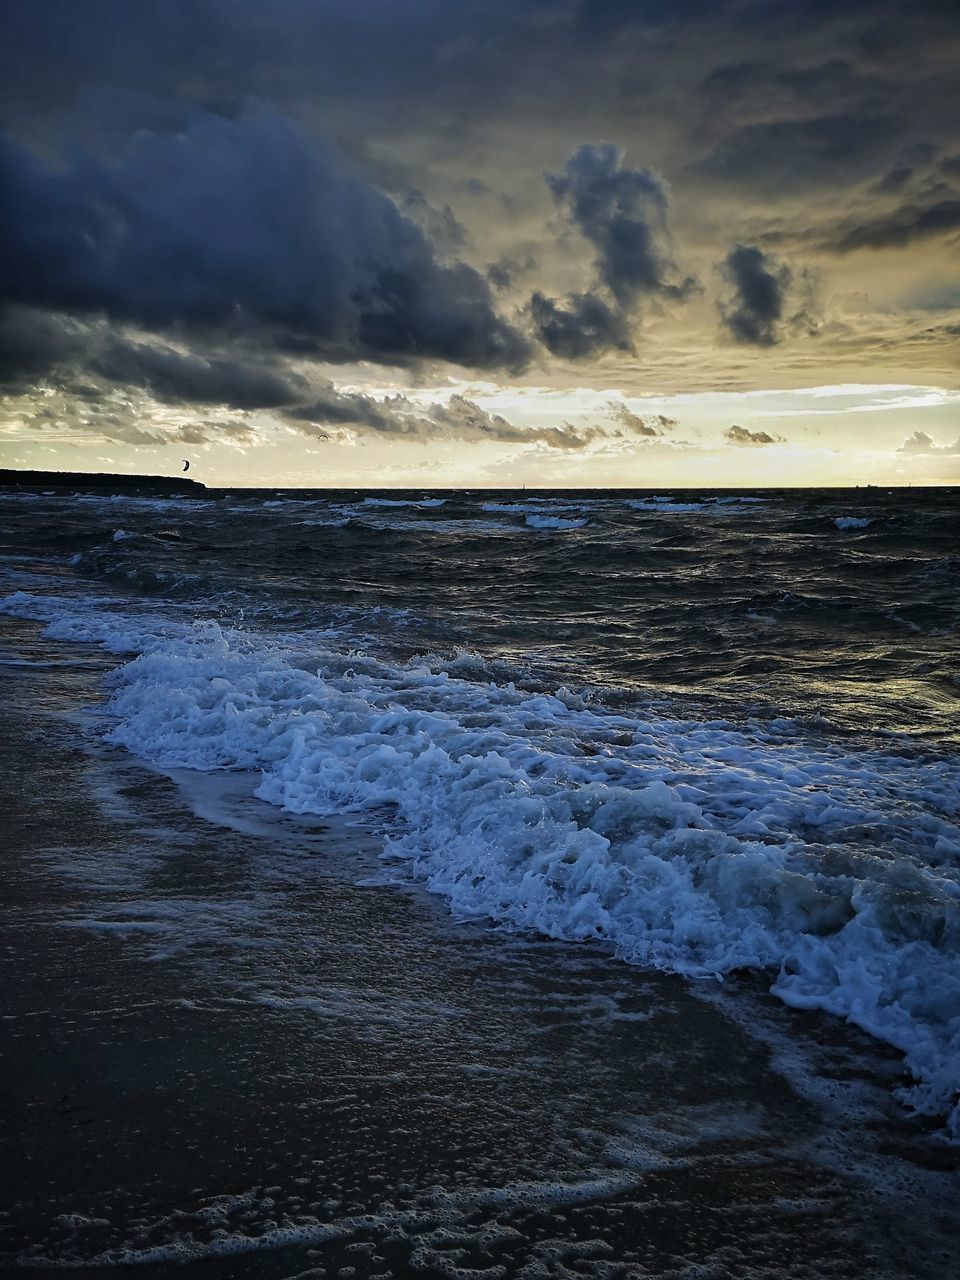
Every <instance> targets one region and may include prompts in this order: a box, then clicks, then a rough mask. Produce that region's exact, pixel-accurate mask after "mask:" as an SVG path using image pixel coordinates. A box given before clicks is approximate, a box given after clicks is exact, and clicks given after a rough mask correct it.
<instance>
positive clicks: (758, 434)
mask: <svg viewBox="0 0 960 1280" xmlns="http://www.w3.org/2000/svg"><path fill="white" fill-rule="evenodd" d="M723 438H724V440H726V441H727V442H728V443H729V444H737V445H766V444H782V443H783V436H772V435H770V434H769V432H767V431H748V430H747V428H746V427H741V426H739V425H738V424H737V423H734V424H733V426H732V427H727V429H726V431H725V432H724V433H723Z"/></svg>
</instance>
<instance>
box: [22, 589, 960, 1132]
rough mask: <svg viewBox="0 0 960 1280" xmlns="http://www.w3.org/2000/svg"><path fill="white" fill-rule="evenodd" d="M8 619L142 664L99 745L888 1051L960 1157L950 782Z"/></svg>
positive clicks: (470, 687) (411, 669)
mask: <svg viewBox="0 0 960 1280" xmlns="http://www.w3.org/2000/svg"><path fill="white" fill-rule="evenodd" d="M0 608H2V609H3V610H4V611H6V612H11V613H16V614H17V615H18V616H22V617H31V616H32V617H36V618H40V619H43V620H48V621H50V628H49V629H50V633H51V634H53V635H55V636H59V637H60V638H64V639H76V640H87V641H95V642H97V643H100V644H103V645H105V646H106V647H107V648H108V649H111V650H112V651H114V652H127V653H129V652H131V651H133V652H137V653H138V654H139V656H138V657H137V658H135V659H134V660H133V661H131V662H128V663H127V664H126V665H124V666H122V667H121V668H119V669H118V671H116V672H115V673H114V674H113V676H112V678H111V685H112V691H113V692H112V699H111V702H110V708H109V709H110V711H111V713H112V715H113V717H114V720H113V724H112V728H111V729H110V731H109V735H108V737H109V739H110V740H111V741H112V742H114V743H115V744H117V745H120V746H124V747H126V748H128V749H129V750H131V751H133V752H136V753H137V754H140V755H143V756H146V757H147V758H149V759H150V760H152V761H153V762H155V763H157V764H159V765H162V766H165V767H187V768H192V769H199V770H216V769H253V770H257V771H259V772H260V774H261V781H260V784H259V787H258V795H259V796H260V798H262V799H263V800H266V801H268V802H270V803H272V804H275V805H278V806H280V807H281V808H284V809H286V810H288V811H292V812H296V813H312V814H319V815H323V814H330V813H333V812H338V813H344V812H346V813H349V812H351V811H354V812H364V811H367V812H371V813H373V814H376V815H380V814H382V813H383V812H384V811H385V810H387V811H391V812H392V813H393V815H394V816H393V819H392V820H391V821H390V822H389V823H388V825H387V827H386V829H385V836H386V848H387V853H388V856H390V857H392V858H394V859H396V860H398V861H399V862H402V863H403V864H404V865H406V867H407V868H408V869H409V871H410V873H411V874H412V875H413V876H414V877H416V878H417V879H419V880H421V881H422V882H424V883H425V884H426V885H427V887H428V888H429V889H431V890H432V891H434V892H436V893H438V894H441V895H442V896H443V897H444V898H445V899H446V900H447V902H448V903H449V905H450V907H451V909H452V910H453V912H454V913H455V914H456V915H458V916H461V917H487V918H490V919H493V920H496V921H498V922H500V923H502V924H505V925H510V926H515V927H520V928H525V929H532V930H535V931H538V932H540V933H542V934H545V935H547V936H550V937H553V938H559V939H566V940H570V941H579V940H599V941H602V942H605V943H607V944H608V945H610V946H611V947H612V948H614V949H615V951H616V952H617V954H619V955H620V956H621V957H622V958H623V959H624V960H627V961H629V962H632V963H635V964H640V965H644V966H651V967H655V968H659V969H664V970H670V971H673V972H677V973H680V974H685V975H688V976H692V977H706V976H711V975H721V976H722V975H723V974H727V973H730V972H731V971H734V970H737V969H741V968H752V969H760V970H766V971H769V972H771V973H772V974H774V975H775V976H774V980H773V985H772V988H771V989H772V990H773V992H774V993H775V994H776V995H778V996H779V997H780V998H781V999H782V1000H784V1001H785V1002H786V1003H788V1004H790V1005H793V1006H796V1007H803V1008H819V1009H825V1010H828V1011H829V1012H831V1013H834V1014H838V1015H840V1016H843V1017H846V1018H848V1019H850V1020H851V1021H852V1022H855V1023H856V1024H857V1025H859V1026H861V1027H863V1028H864V1029H866V1030H867V1031H869V1032H871V1033H872V1034H874V1035H876V1036H878V1037H880V1038H881V1039H884V1040H886V1041H888V1042H889V1043H891V1044H893V1045H895V1046H896V1047H897V1048H899V1049H900V1050H901V1051H902V1052H903V1053H904V1055H905V1060H906V1063H907V1066H908V1067H909V1069H910V1071H911V1072H912V1074H913V1076H914V1081H915V1083H914V1084H913V1086H911V1087H910V1089H909V1090H908V1091H907V1093H906V1095H905V1096H906V1098H907V1101H908V1102H909V1103H910V1104H911V1105H912V1106H914V1107H915V1108H916V1109H918V1110H920V1111H924V1112H930V1113H933V1112H937V1111H940V1112H945V1113H949V1124H950V1126H951V1127H952V1131H953V1132H954V1133H955V1134H957V1135H958V1136H960V1109H958V1107H957V1093H958V1090H960V956H958V952H960V871H958V863H960V827H958V824H957V819H958V808H960V764H958V763H957V762H956V761H953V760H950V759H927V758H922V757H920V756H918V755H908V754H905V753H903V752H902V751H901V753H899V754H898V753H897V749H896V748H894V747H891V748H889V749H888V750H887V751H886V752H883V753H881V752H878V751H876V750H868V749H866V747H864V746H862V745H861V746H860V747H859V748H857V747H854V746H851V744H850V743H849V742H845V743H832V742H831V741H830V740H829V739H828V738H825V737H824V736H823V735H822V734H818V733H817V732H815V731H813V730H809V729H805V728H804V727H803V726H800V725H798V724H797V723H794V722H790V721H783V720H772V721H768V722H763V723H759V722H758V723H756V724H752V725H750V726H747V727H737V726H736V725H734V724H732V723H729V722H726V721H719V720H718V721H696V720H684V719H678V718H672V717H671V716H669V715H666V714H663V713H660V712H658V711H653V710H651V711H649V712H645V713H643V714H640V713H638V712H633V713H631V714H625V713H624V712H622V711H616V710H614V709H611V708H609V707H605V706H603V705H602V704H597V703H591V702H588V701H587V700H586V699H585V698H584V697H583V696H582V695H581V694H579V693H577V692H576V691H571V690H564V689H559V690H557V691H556V692H555V693H553V694H544V693H531V692H529V691H525V690H522V689H520V688H517V687H516V686H514V685H513V684H510V683H507V684H498V683H492V682H489V681H484V680H483V679H477V678H474V677H475V674H477V675H478V674H479V672H476V673H474V671H473V670H472V669H471V668H470V667H469V665H467V664H465V663H461V664H459V667H457V668H455V669H454V671H452V672H451V671H444V670H437V669H436V667H435V666H431V665H428V664H425V663H423V662H418V661H411V662H395V663H390V662H387V661H383V660H380V659H378V658H375V657H373V656H372V655H371V654H369V653H364V652H362V651H359V650H358V649H357V648H356V647H353V648H349V647H346V646H337V647H329V646H328V647H324V646H323V644H322V643H321V641H320V639H319V638H318V637H316V636H314V637H312V638H311V640H310V643H309V644H306V643H305V642H301V643H300V644H298V642H297V639H296V637H288V638H286V639H285V640H283V641H282V642H281V641H269V640H268V639H267V638H266V637H263V636H258V635H257V634H256V633H252V632H236V631H233V632H230V631H223V630H221V629H220V628H219V627H218V626H217V625H216V624H214V623H204V624H197V625H194V626H190V625H187V624H183V625H173V624H162V623H159V622H158V621H157V620H156V619H152V618H146V619H143V618H140V619H138V618H136V617H131V616H120V615H118V614H116V613H110V612H109V611H104V610H102V609H95V608H89V609H86V608H79V609H78V608H77V607H76V606H75V605H74V606H73V609H72V611H71V607H70V604H69V602H67V601H63V600H60V601H54V600H50V599H44V598H41V597H32V596H29V595H27V594H26V593H24V592H18V593H15V595H13V596H11V597H7V599H6V600H4V601H2V602H0Z"/></svg>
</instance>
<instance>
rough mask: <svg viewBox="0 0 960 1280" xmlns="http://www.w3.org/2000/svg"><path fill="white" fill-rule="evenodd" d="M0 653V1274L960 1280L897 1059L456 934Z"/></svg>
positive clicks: (695, 993)
mask: <svg viewBox="0 0 960 1280" xmlns="http://www.w3.org/2000/svg"><path fill="white" fill-rule="evenodd" d="M3 652H4V665H3V668H2V671H3V680H4V697H3V716H4V729H3V739H2V740H3V742H4V769H3V780H4V785H5V789H6V792H7V806H8V813H9V814H10V815H11V819H10V821H9V822H8V825H7V831H6V838H5V841H4V849H5V852H4V869H5V880H6V883H7V890H6V893H5V895H4V908H3V925H2V929H3V953H4V957H5V961H6V963H5V970H6V973H5V978H4V982H3V1026H4V1035H3V1043H2V1055H3V1065H2V1074H3V1079H4V1081H5V1082H6V1088H5V1090H4V1099H3V1105H2V1115H3V1119H2V1125H3V1143H4V1149H5V1150H6V1151H7V1152H8V1153H9V1154H8V1156H7V1159H6V1161H5V1165H6V1168H7V1170H8V1174H12V1175H13V1176H9V1177H8V1178H7V1179H6V1186H5V1191H4V1203H3V1217H2V1228H0V1241H2V1249H3V1253H2V1258H3V1267H4V1271H5V1272H7V1273H10V1274H13V1273H16V1272H20V1270H21V1268H23V1267H30V1268H40V1269H47V1268H54V1267H56V1268H59V1267H63V1266H68V1267H70V1266H82V1267H83V1268H84V1269H85V1272H86V1274H91V1275H93V1276H101V1275H104V1276H105V1275H106V1274H108V1273H109V1272H111V1271H112V1269H113V1267H114V1266H116V1265H117V1264H121V1263H122V1264H128V1265H134V1266H135V1273H136V1274H137V1275H141V1276H143V1277H144V1278H145V1280H155V1278H158V1277H162V1276H163V1277H166V1276H170V1275H173V1274H178V1275H179V1274H182V1275H190V1276H196V1277H206V1276H210V1277H213V1276H229V1277H234V1276H237V1277H241V1276H258V1277H271V1278H272V1277H277V1278H278V1280H279V1278H281V1277H284V1278H286V1277H289V1278H291V1280H292V1277H294V1276H307V1275H309V1276H317V1277H320V1276H327V1275H329V1276H333V1275H340V1276H348V1275H351V1276H357V1277H360V1278H365V1277H374V1276H381V1277H385V1276H406V1275H412V1274H427V1275H449V1276H457V1275H464V1274H471V1275H483V1276H489V1277H491V1278H492V1277H494V1276H520V1275H523V1276H534V1275H538V1276H539V1275H548V1274H552V1275H561V1276H568V1275H569V1276H574V1275H576V1276H582V1275H590V1276H643V1275H658V1276H676V1277H681V1276H688V1277H693V1276H698V1277H701V1276H717V1277H720V1276H727V1275H731V1276H733V1275H737V1276H746V1275H750V1276H771V1277H772V1276H777V1277H787V1276H790V1277H793V1276H797V1277H800V1276H804V1277H808V1276H809V1277H812V1276H825V1275H831V1276H863V1275H867V1274H869V1275H876V1276H879V1275H888V1276H931V1277H933V1276H943V1275H946V1274H948V1273H949V1272H950V1270H951V1267H952V1266H953V1265H955V1264H956V1262H957V1260H958V1259H960V1254H958V1253H957V1251H956V1250H957V1238H958V1237H957V1232H956V1227H957V1224H956V1221H955V1217H954V1215H955V1210H956V1205H957V1203H958V1199H957V1197H956V1188H957V1181H956V1176H957V1175H956V1165H957V1153H956V1149H955V1148H950V1147H948V1146H946V1145H945V1144H943V1143H942V1141H941V1140H940V1139H939V1138H937V1137H935V1136H930V1135H929V1134H927V1133H926V1132H925V1131H924V1126H923V1125H921V1124H919V1123H917V1122H913V1121H910V1120H909V1119H908V1118H907V1117H906V1115H905V1114H904V1113H903V1112H902V1111H901V1110H900V1109H899V1108H898V1107H897V1106H896V1104H895V1103H894V1102H893V1100H892V1098H891V1097H890V1095H889V1088H890V1085H891V1084H892V1083H895V1082H896V1080H897V1079H898V1078H899V1075H900V1072H901V1066H900V1063H899V1059H898V1057H897V1055H896V1054H894V1053H893V1052H892V1051H887V1050H885V1049H884V1048H883V1047H882V1046H877V1045H875V1044H870V1043H869V1042H867V1041H866V1040H865V1038H864V1037H861V1036H859V1035H858V1034H857V1033H856V1032H855V1031H852V1030H851V1029H850V1028H849V1027H846V1026H843V1025H841V1024H839V1023H837V1022H835V1021H834V1020H832V1019H829V1018H826V1017H823V1016H820V1015H812V1014H811V1015H806V1014H797V1013H793V1012H791V1011H789V1010H786V1009H784V1008H782V1007H780V1006H776V1005H775V1004H774V1003H773V1001H772V1000H770V999H769V998H767V997H765V996H763V995H762V994H761V993H760V989H759V987H758V986H756V985H753V986H751V985H749V984H746V985H741V986H739V987H738V984H737V983H736V982H728V983H727V984H725V986H724V987H723V988H721V987H720V986H719V984H707V986H704V985H703V984H693V985H691V984H688V983H685V982H684V981H683V980H681V979H680V978H677V977H672V976H667V975H656V974H648V973H641V972H639V971H637V970H632V969H629V968H628V967H626V966H623V965H622V964H618V963H615V962H613V961H611V960H610V959H608V958H607V957H606V956H605V955H604V954H603V953H602V952H601V951H600V950H598V949H595V948H592V947H578V946H575V945H569V944H566V945H561V944H554V943H551V942H549V941H546V940H543V939H535V940H534V939H529V938H525V937H521V936H518V935H516V934H514V935H510V934H506V933H503V932H497V931H495V930H491V929H488V928H485V927H481V926H479V925H475V924H457V923H455V922H452V921H451V920H450V919H449V917H448V916H447V915H446V914H445V912H444V911H443V909H442V907H441V905H440V903H439V902H438V901H437V900H436V899H434V898H431V897H429V896H428V895H426V894H424V893H422V892H421V891H420V890H419V889H415V888H413V887H410V886H406V887H402V886H398V885H396V884H389V883H383V881H384V879H385V878H389V870H388V869H385V868H384V867H383V866H382V864H381V863H380V861H379V859H378V857H377V852H378V849H377V845H376V842H375V841H374V840H373V838H372V837H371V836H369V835H365V834H364V833H363V832H362V831H358V830H356V829H354V830H351V829H349V828H346V827H330V826H329V825H327V824H325V823H318V822H316V821H306V820H300V819H296V818H292V817H290V816H284V815H281V814H279V813H277V812H276V811H274V810H272V809H271V808H270V807H269V806H267V805H265V804H263V803H262V802H259V801H256V800H253V799H252V798H251V797H250V791H251V789H252V782H251V780H250V779H249V778H248V777H246V776H244V775H222V776H221V778H220V780H219V781H218V783H217V785H216V786H215V787H214V786H213V785H212V784H210V780H209V778H207V780H206V781H207V785H206V786H205V785H203V784H204V776H203V775H198V774H192V775H189V776H187V775H184V776H183V778H181V779H179V781H178V780H177V779H173V778H170V777H168V776H166V775H164V774H162V773H158V772H156V771H154V770H151V769H149V768H147V767H145V766H144V765H142V764H141V763H139V762H137V761H136V760H135V759H134V758H133V757H131V756H128V755H127V754H126V753H123V752H120V751H117V750H115V749H112V748H106V747H104V746H101V745H98V743H97V728H98V715H99V714H100V713H99V712H98V710H97V708H98V706H99V705H100V701H101V694H100V692H99V681H100V679H101V677H102V676H103V675H104V674H105V673H106V671H107V670H108V669H109V668H110V666H111V665H112V663H113V660H112V659H111V658H109V657H108V656H105V655H103V654H101V653H100V652H99V651H97V650H94V649H93V648H91V647H88V646H83V647H80V648H77V647H76V646H74V647H71V648H69V649H68V648H67V647H65V646H63V645H59V644H57V643H55V642H53V641H49V640H46V639H43V638H41V637H40V636H39V635H38V630H37V628H36V627H35V626H34V625H33V624H30V623H21V622H12V621H10V620H5V622H4V647H3ZM224 778H225V779H226V781H225V782H224ZM179 783H182V784H183V785H179ZM187 784H189V785H187ZM385 871H386V873H387V874H386V876H385ZM378 881H379V883H378ZM951 1242H952V1243H951ZM181 1263H188V1264H189V1265H188V1267H187V1270H186V1271H183V1270H182V1269H181V1266H180V1265H179V1264H181Z"/></svg>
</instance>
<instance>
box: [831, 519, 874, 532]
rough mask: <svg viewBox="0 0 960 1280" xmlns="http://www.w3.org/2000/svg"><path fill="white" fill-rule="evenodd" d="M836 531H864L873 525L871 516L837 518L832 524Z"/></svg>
mask: <svg viewBox="0 0 960 1280" xmlns="http://www.w3.org/2000/svg"><path fill="white" fill-rule="evenodd" d="M833 523H834V524H835V525H836V526H837V528H838V529H866V528H867V526H868V525H871V524H873V517H872V516H837V518H836V520H834V522H833Z"/></svg>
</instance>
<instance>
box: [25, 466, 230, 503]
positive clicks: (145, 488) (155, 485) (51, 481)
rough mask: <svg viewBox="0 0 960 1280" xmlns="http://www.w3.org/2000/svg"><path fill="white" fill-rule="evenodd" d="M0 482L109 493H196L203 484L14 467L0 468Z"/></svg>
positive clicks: (168, 478) (178, 479)
mask: <svg viewBox="0 0 960 1280" xmlns="http://www.w3.org/2000/svg"><path fill="white" fill-rule="evenodd" d="M0 486H2V487H3V488H6V489H9V488H18V489H70V490H75V491H83V490H87V489H96V490H102V489H109V490H110V492H111V493H181V494H193V495H195V496H199V495H200V494H201V493H203V492H205V486H204V485H202V484H200V482H199V481H198V480H186V479H184V478H183V477H182V476H127V475H114V474H111V473H110V472H86V471H17V470H14V469H13V468H9V467H3V468H0Z"/></svg>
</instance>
